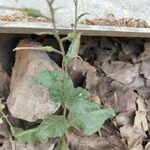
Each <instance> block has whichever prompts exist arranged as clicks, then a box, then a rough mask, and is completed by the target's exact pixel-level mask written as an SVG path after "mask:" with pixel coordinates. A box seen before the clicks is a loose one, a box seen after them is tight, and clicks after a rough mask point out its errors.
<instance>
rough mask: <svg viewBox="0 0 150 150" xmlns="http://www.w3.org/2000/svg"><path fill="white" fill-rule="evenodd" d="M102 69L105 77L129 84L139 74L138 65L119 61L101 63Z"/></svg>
mask: <svg viewBox="0 0 150 150" xmlns="http://www.w3.org/2000/svg"><path fill="white" fill-rule="evenodd" d="M102 70H103V71H104V72H105V74H106V76H107V77H110V78H112V79H115V80H116V81H119V82H120V83H122V84H125V85H127V84H130V83H132V82H133V81H134V79H135V78H136V77H138V76H139V65H135V66H134V65H132V64H130V63H125V62H121V61H113V62H111V63H109V62H106V63H103V64H102Z"/></svg>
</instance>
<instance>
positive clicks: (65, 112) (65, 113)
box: [63, 106, 67, 119]
mask: <svg viewBox="0 0 150 150" xmlns="http://www.w3.org/2000/svg"><path fill="white" fill-rule="evenodd" d="M63 109H64V111H63V116H64V118H65V119H66V115H67V108H66V106H63Z"/></svg>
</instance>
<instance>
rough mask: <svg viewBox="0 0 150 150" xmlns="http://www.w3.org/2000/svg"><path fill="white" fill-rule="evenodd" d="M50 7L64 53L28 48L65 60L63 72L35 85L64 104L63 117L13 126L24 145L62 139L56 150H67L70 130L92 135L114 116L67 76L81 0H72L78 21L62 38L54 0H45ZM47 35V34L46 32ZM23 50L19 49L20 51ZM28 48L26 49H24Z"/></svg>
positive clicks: (45, 76) (76, 45)
mask: <svg viewBox="0 0 150 150" xmlns="http://www.w3.org/2000/svg"><path fill="white" fill-rule="evenodd" d="M46 1H47V4H48V5H49V9H50V13H51V20H52V24H53V27H54V30H53V35H54V36H55V38H56V39H57V41H58V44H59V46H60V49H61V52H60V51H58V50H56V49H54V48H53V47H51V46H47V47H42V48H28V49H38V50H45V51H47V52H57V53H60V54H61V55H62V57H63V61H62V70H61V71H57V70H54V71H48V70H46V71H44V72H41V73H40V74H38V75H37V76H35V77H34V79H33V80H34V82H36V83H37V84H39V85H41V86H44V87H46V88H47V89H48V90H49V94H50V98H51V100H53V101H54V102H59V103H61V105H62V107H63V114H62V115H50V116H49V117H48V118H47V119H45V120H43V122H42V123H41V124H40V125H39V126H38V127H36V128H33V129H29V130H23V129H20V128H16V127H13V126H12V125H10V128H11V131H12V134H13V136H14V137H15V138H16V139H17V140H18V141H22V142H28V143H34V142H36V141H40V142H44V143H46V142H48V140H49V138H55V137H60V142H59V143H58V145H57V148H58V149H60V150H68V149H69V148H68V144H67V141H66V139H65V134H66V132H67V130H68V129H69V128H70V127H73V128H75V129H77V130H79V131H80V132H83V133H85V134H87V135H91V134H93V133H95V132H97V131H99V130H100V128H101V127H102V125H103V123H104V122H105V120H107V119H109V118H111V117H113V116H114V115H115V113H114V110H113V109H112V108H111V107H107V108H104V107H101V106H99V105H98V104H96V103H94V102H92V101H91V100H90V96H91V95H90V93H89V92H88V91H87V90H86V89H83V88H81V87H77V88H75V87H74V86H73V82H72V80H71V77H70V76H69V75H68V73H67V70H68V64H69V63H70V61H72V60H74V59H76V58H77V57H78V51H79V46H80V38H81V33H78V32H77V31H76V29H77V24H78V21H79V19H80V18H81V17H82V16H84V15H85V14H81V15H80V16H79V17H78V15H77V14H78V0H73V1H74V4H75V22H74V24H73V26H74V29H73V31H72V33H69V34H68V36H67V37H65V38H62V39H61V38H60V36H59V32H58V30H57V27H56V23H55V16H54V9H53V4H54V0H51V1H49V0H46ZM44 34H45V33H44ZM47 34H48V33H47ZM65 40H69V41H70V42H71V44H70V46H69V49H68V51H67V52H66V51H65V49H64V46H63V42H64V41H65ZM19 49H21V48H17V49H16V50H19ZM22 49H25V48H22Z"/></svg>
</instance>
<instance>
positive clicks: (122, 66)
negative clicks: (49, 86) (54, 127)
mask: <svg viewBox="0 0 150 150" xmlns="http://www.w3.org/2000/svg"><path fill="white" fill-rule="evenodd" d="M14 38H15V37H14ZM8 41H9V40H8ZM29 41H34V44H35V45H39V44H37V43H40V44H42V45H44V46H45V45H53V46H54V47H55V48H57V49H58V43H57V41H56V40H55V39H54V38H53V37H52V36H41V37H39V36H30V37H29V38H28V42H29ZM19 43H20V42H19ZM29 43H30V44H29V45H30V46H31V42H29ZM17 44H18V41H16V45H17ZM26 44H27V43H26ZM64 45H65V49H67V48H68V46H69V43H68V42H65V43H64ZM26 47H27V45H26ZM13 48H14V46H13V47H11V48H9V49H10V50H12V49H13ZM21 53H22V54H21ZM23 53H26V54H25V55H24V54H23ZM43 55H44V56H43ZM43 55H42V54H40V53H39V52H37V51H32V52H31V53H30V52H28V51H23V52H20V53H16V58H14V54H11V55H10V56H9V57H12V59H13V62H15V64H12V65H11V66H12V67H11V73H9V78H10V79H11V83H7V85H8V86H10V84H11V89H12V85H13V88H14V89H15V90H17V89H18V91H20V92H16V94H15V95H14V97H15V98H14V99H15V100H14V101H12V100H11V98H10V96H11V95H12V94H13V90H11V92H8V87H6V88H5V86H2V88H1V86H0V88H1V89H3V91H5V90H7V92H6V94H5V96H4V97H5V99H4V100H3V103H4V104H5V102H6V105H7V103H10V101H11V103H10V104H11V105H14V104H15V107H16V109H15V112H16V113H13V111H12V110H11V109H10V107H8V108H7V107H6V108H7V109H6V110H5V111H6V114H7V115H8V116H9V117H8V118H9V120H10V122H11V123H12V124H13V125H15V126H17V127H21V128H24V129H29V128H32V127H35V126H37V124H39V123H40V122H41V120H37V119H36V120H32V119H30V120H29V119H28V118H30V116H28V115H30V114H28V112H30V110H28V112H26V114H23V117H22V116H21V117H20V115H21V113H18V114H19V115H18V116H16V114H17V111H18V112H19V111H20V110H23V109H24V106H22V105H18V104H20V102H19V100H17V99H16V96H18V95H19V94H20V95H21V94H22V93H21V92H24V91H23V90H24V88H22V87H24V86H23V84H24V83H25V84H26V86H27V87H31V85H30V84H31V83H29V84H28V80H29V74H34V73H35V71H36V72H37V71H38V66H39V68H40V70H43V69H44V67H46V65H41V64H43V63H45V62H46V61H47V62H46V63H48V64H49V63H51V62H53V63H54V62H55V63H57V66H60V65H61V63H60V62H61V60H62V58H61V56H60V55H58V54H55V53H52V54H47V53H46V52H44V54H43ZM79 55H80V56H81V58H82V60H81V59H75V60H73V61H72V63H70V66H69V69H68V72H69V74H70V76H71V78H72V80H73V82H74V86H75V87H77V86H80V87H84V88H86V89H87V90H89V91H90V93H91V99H92V100H93V101H94V102H95V103H98V104H100V105H103V106H112V107H113V108H114V110H115V112H116V116H115V117H114V118H113V119H111V120H108V121H106V122H105V124H104V125H103V127H102V129H101V130H100V134H101V136H99V134H98V133H95V134H93V135H91V136H88V135H84V134H82V133H80V132H79V131H77V130H75V129H72V128H71V129H70V130H69V131H68V133H67V134H66V139H67V141H68V142H69V145H70V149H71V150H83V149H85V150H101V149H102V150H128V149H129V150H143V149H146V150H149V149H150V117H149V116H150V91H149V88H150V40H149V39H142V38H116V37H111V38H109V37H82V39H81V46H80V51H79ZM4 56H5V57H4V58H3V59H8V58H7V55H4ZM19 56H20V57H19ZM29 56H30V57H29ZM45 58H46V59H45ZM49 58H51V59H52V60H53V61H52V60H51V59H50V61H49ZM19 59H21V60H22V61H23V64H22V65H23V67H22V65H21V64H19V63H18V62H19ZM29 60H30V61H29ZM38 60H39V61H40V63H38V62H39V61H38ZM44 60H45V62H43V61H44ZM3 62H5V61H3ZM25 62H27V63H25ZM34 62H36V63H34ZM7 63H8V62H7ZM16 64H17V65H16ZM29 64H32V65H29ZM36 64H38V65H36ZM55 65H56V64H55ZM16 66H18V67H16ZM36 66H37V67H36ZM31 68H34V69H31ZM22 70H23V71H24V73H23V74H21V75H20V72H22ZM1 72H5V73H3V74H4V75H6V76H8V74H7V70H5V68H3V70H2V71H1ZM16 75H17V76H16ZM12 78H18V79H16V80H15V84H14V83H13V82H14V79H12ZM17 80H18V81H23V82H21V83H22V84H21V86H22V87H21V88H22V90H21V88H20V87H19V86H18V84H17V82H18V81H17ZM1 81H2V79H1V78H0V84H1ZM4 82H5V81H4V80H3V83H2V84H1V85H5V84H4ZM18 83H19V82H18ZM30 89H31V90H32V88H30ZM29 91H30V90H29ZM24 94H25V93H24ZM29 94H31V95H32V94H33V95H34V96H36V97H38V98H39V97H40V96H41V95H44V94H43V93H42V94H41V95H40V92H39V93H37V94H36V93H35V92H34V93H33V92H28V94H27V95H28V103H29V105H31V103H30V99H29V98H30V95H29ZM33 95H32V97H33ZM25 96H26V95H25ZM41 97H42V96H41ZM21 100H23V101H25V99H21ZM32 101H33V100H32ZM37 101H38V99H37ZM37 101H36V103H37ZM21 104H22V103H21ZM34 104H35V102H34ZM17 107H18V109H17ZM21 107H23V108H21ZM33 107H34V106H33ZM33 107H32V106H31V107H29V108H28V109H30V108H31V109H33ZM36 108H37V107H36ZM46 108H47V106H46V105H45V106H42V110H41V112H42V111H43V110H45V109H46ZM9 109H10V110H9ZM38 111H40V109H39V110H38ZM10 112H11V114H10ZM31 112H32V110H31ZM59 112H61V110H58V112H57V113H59ZM39 114H40V113H39ZM36 115H37V118H40V119H41V117H39V116H38V114H36ZM93 117H94V116H93ZM2 125H3V126H0V127H1V129H0V140H1V147H0V150H6V149H7V150H13V149H12V147H17V148H18V149H19V150H24V148H25V147H26V150H48V149H52V150H53V149H54V147H55V144H56V143H57V141H58V140H57V139H50V140H49V142H48V143H47V144H40V143H38V144H35V145H34V146H31V145H28V144H22V143H19V142H17V141H16V140H15V139H12V140H10V139H9V138H8V137H10V131H9V129H8V128H7V125H6V124H2ZM4 129H5V130H4ZM1 130H2V131H5V132H1Z"/></svg>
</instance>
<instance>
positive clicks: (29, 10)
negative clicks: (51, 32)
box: [22, 8, 50, 19]
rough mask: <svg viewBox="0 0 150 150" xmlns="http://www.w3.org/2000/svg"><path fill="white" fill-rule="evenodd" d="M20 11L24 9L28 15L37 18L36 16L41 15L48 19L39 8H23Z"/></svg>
mask: <svg viewBox="0 0 150 150" xmlns="http://www.w3.org/2000/svg"><path fill="white" fill-rule="evenodd" d="M22 11H24V12H25V13H26V14H27V15H28V16H31V17H34V18H37V17H43V18H47V19H50V18H48V17H46V16H44V15H43V14H42V13H41V11H40V10H38V9H34V8H23V9H22Z"/></svg>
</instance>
